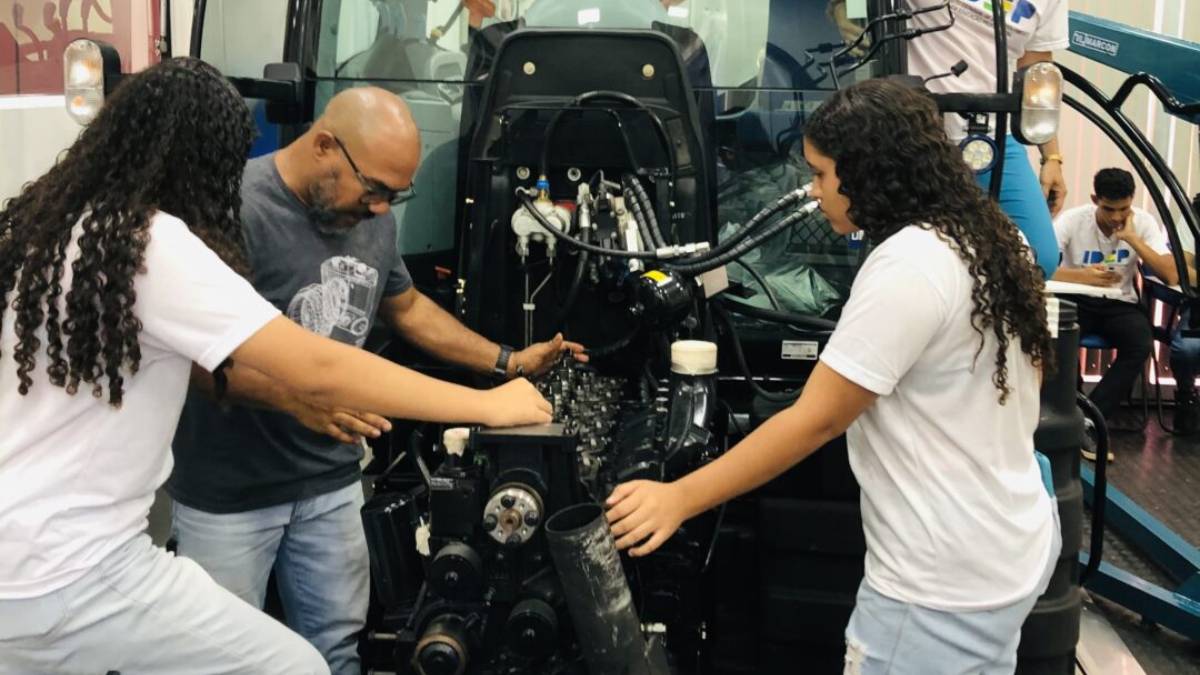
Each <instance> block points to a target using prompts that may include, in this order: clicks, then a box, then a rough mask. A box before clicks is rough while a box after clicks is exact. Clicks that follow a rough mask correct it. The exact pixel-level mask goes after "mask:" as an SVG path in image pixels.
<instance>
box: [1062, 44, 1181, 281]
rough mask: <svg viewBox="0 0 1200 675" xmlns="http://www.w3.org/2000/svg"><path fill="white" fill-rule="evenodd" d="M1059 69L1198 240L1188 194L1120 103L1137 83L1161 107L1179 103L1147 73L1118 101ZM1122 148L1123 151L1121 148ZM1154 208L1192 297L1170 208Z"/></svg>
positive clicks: (1133, 79) (1129, 84) (1126, 85)
mask: <svg viewBox="0 0 1200 675" xmlns="http://www.w3.org/2000/svg"><path fill="white" fill-rule="evenodd" d="M1059 69H1060V70H1061V71H1062V74H1063V79H1064V81H1066V82H1067V83H1069V84H1071V85H1073V86H1074V87H1075V88H1076V89H1078V90H1079V91H1080V92H1082V93H1083V94H1084V95H1085V96H1087V97H1088V98H1090V99H1091V100H1092V101H1094V102H1095V103H1096V104H1097V105H1099V106H1100V107H1101V108H1102V109H1103V110H1104V112H1106V113H1108V116H1109V117H1111V118H1112V120H1113V121H1114V122H1116V123H1117V126H1118V127H1119V128H1120V130H1121V131H1122V132H1124V134H1125V135H1126V136H1127V137H1128V138H1129V139H1130V140H1131V141H1133V145H1134V147H1136V148H1137V150H1138V151H1139V152H1140V153H1141V154H1142V156H1143V157H1144V158H1145V159H1146V161H1148V162H1149V164H1150V166H1151V168H1153V169H1154V172H1155V173H1156V174H1158V177H1159V178H1160V179H1162V182H1163V183H1165V184H1166V186H1167V190H1168V191H1169V192H1170V193H1171V197H1172V198H1173V199H1174V201H1175V204H1176V205H1177V206H1178V207H1179V209H1180V215H1181V216H1183V220H1184V222H1185V223H1186V224H1187V226H1188V229H1190V230H1191V233H1192V236H1193V237H1197V238H1198V239H1200V237H1198V235H1200V224H1198V222H1197V221H1198V220H1200V217H1198V216H1197V214H1196V213H1194V212H1193V211H1192V209H1191V202H1190V201H1189V199H1188V196H1187V194H1186V193H1185V192H1184V190H1183V186H1182V185H1180V184H1179V179H1178V178H1177V177H1176V176H1175V174H1174V173H1172V172H1171V170H1170V168H1169V167H1168V166H1167V163H1166V161H1165V160H1164V159H1163V157H1162V155H1161V154H1159V152H1158V150H1157V149H1155V147H1154V145H1153V144H1151V143H1150V141H1148V140H1146V137H1145V136H1144V135H1143V134H1142V132H1141V130H1140V129H1138V128H1137V126H1136V125H1134V124H1133V122H1131V121H1130V120H1129V118H1128V117H1126V116H1125V114H1124V113H1123V112H1121V109H1120V104H1121V103H1122V102H1123V101H1124V97H1125V96H1128V95H1129V91H1130V90H1132V88H1133V87H1134V86H1135V85H1137V84H1139V83H1142V84H1146V85H1147V86H1148V87H1149V88H1150V91H1151V92H1152V93H1153V94H1154V95H1155V96H1157V97H1158V98H1159V100H1160V101H1162V103H1163V104H1164V105H1167V104H1168V102H1170V104H1172V105H1178V101H1176V100H1175V99H1174V98H1173V97H1171V95H1170V94H1169V93H1168V92H1167V91H1166V89H1165V88H1164V87H1163V85H1162V83H1161V82H1160V81H1159V80H1158V79H1157V78H1155V77H1154V76H1153V75H1147V74H1146V73H1139V74H1138V75H1135V76H1132V77H1130V78H1129V79H1127V80H1126V81H1125V83H1124V84H1122V85H1121V87H1120V89H1119V91H1118V94H1121V95H1122V98H1121V99H1120V100H1117V99H1109V98H1108V97H1106V96H1105V95H1104V94H1103V93H1102V92H1101V91H1100V90H1099V89H1097V88H1096V87H1095V86H1094V85H1093V84H1092V83H1091V82H1088V81H1087V80H1086V79H1084V77H1083V76H1082V75H1080V74H1079V73H1076V72H1075V71H1073V70H1071V69H1070V68H1067V67H1066V66H1063V65H1061V64H1060V65H1059ZM1064 100H1065V101H1066V103H1067V104H1068V105H1071V106H1072V107H1073V108H1075V109H1076V110H1079V111H1080V112H1084V110H1083V109H1082V106H1080V105H1078V103H1077V102H1075V101H1073V99H1070V98H1069V97H1064ZM1188 107H1191V106H1188ZM1084 115H1085V116H1086V117H1088V119H1089V120H1090V121H1091V122H1092V123H1094V124H1096V125H1097V126H1099V127H1100V128H1101V130H1104V131H1105V133H1108V130H1107V128H1106V127H1105V126H1102V125H1100V124H1099V121H1098V119H1097V117H1093V116H1092V115H1088V114H1087V113H1086V112H1084ZM1111 137H1112V136H1111V135H1110V138H1111ZM1122 149H1123V150H1124V148H1122ZM1130 160H1131V161H1132V160H1133V158H1132V157H1130ZM1135 165H1136V162H1135ZM1140 173H1141V172H1140V171H1139V174H1140ZM1146 185H1147V189H1151V183H1150V182H1147V183H1146ZM1155 190H1156V187H1155V188H1154V189H1151V195H1152V196H1156V195H1155ZM1155 206H1157V207H1158V209H1159V215H1160V216H1161V217H1162V218H1163V222H1164V224H1166V225H1167V236H1168V238H1169V239H1170V240H1171V249H1172V251H1175V252H1176V253H1175V268H1176V269H1177V270H1178V271H1179V274H1180V281H1179V283H1180V285H1181V286H1182V287H1183V292H1184V294H1185V295H1187V296H1189V297H1194V296H1195V295H1196V291H1195V289H1193V288H1192V286H1191V284H1190V283H1189V282H1188V275H1187V269H1186V266H1185V265H1184V258H1183V253H1182V251H1183V246H1182V245H1181V244H1180V241H1179V234H1178V233H1177V231H1176V228H1175V222H1174V220H1173V219H1172V218H1171V212H1170V209H1168V208H1166V204H1165V203H1159V201H1158V199H1156V200H1155Z"/></svg>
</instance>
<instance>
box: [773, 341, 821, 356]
mask: <svg viewBox="0 0 1200 675" xmlns="http://www.w3.org/2000/svg"><path fill="white" fill-rule="evenodd" d="M779 357H780V358H781V359H783V360H785V361H816V360H817V343H816V342H812V341H808V340H784V341H783V350H782V351H781V353H780V354H779Z"/></svg>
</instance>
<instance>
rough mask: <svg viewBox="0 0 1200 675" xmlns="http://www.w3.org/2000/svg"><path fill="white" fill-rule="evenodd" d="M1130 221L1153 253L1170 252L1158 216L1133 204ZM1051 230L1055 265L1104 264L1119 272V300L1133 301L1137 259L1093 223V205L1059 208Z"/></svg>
mask: <svg viewBox="0 0 1200 675" xmlns="http://www.w3.org/2000/svg"><path fill="white" fill-rule="evenodd" d="M1132 225H1133V229H1134V231H1135V232H1136V233H1137V236H1138V237H1139V238H1140V239H1141V240H1142V241H1143V242H1145V243H1146V245H1147V246H1148V247H1150V249H1151V250H1152V251H1154V252H1155V253H1164V254H1165V253H1170V252H1171V249H1170V247H1169V245H1168V240H1167V233H1166V231H1165V230H1164V229H1163V227H1162V225H1159V223H1158V220H1156V219H1155V218H1154V216H1152V215H1150V214H1149V213H1148V212H1146V211H1144V210H1142V209H1139V208H1137V207H1134V208H1133V219H1132ZM1054 234H1055V236H1056V237H1058V250H1059V252H1060V253H1062V262H1061V263H1060V265H1059V267H1060V269H1061V268H1067V269H1078V268H1082V267H1091V266H1092V265H1096V264H1102V265H1105V266H1106V267H1107V268H1108V269H1109V270H1110V271H1113V272H1117V273H1118V274H1120V275H1121V281H1120V283H1119V284H1118V287H1119V288H1120V289H1121V297H1120V298H1118V299H1119V300H1121V301H1123V302H1137V301H1138V298H1137V293H1136V291H1135V290H1134V287H1133V279H1134V275H1135V274H1136V273H1137V265H1138V263H1139V262H1140V261H1141V258H1140V257H1139V256H1138V254H1137V252H1136V251H1134V250H1133V247H1132V246H1130V245H1129V244H1127V243H1125V242H1123V241H1121V240H1119V239H1117V237H1116V235H1115V233H1114V235H1113V236H1110V237H1106V236H1104V233H1103V232H1101V231H1100V226H1099V225H1098V224H1096V205H1095V204H1084V205H1083V206H1077V207H1075V208H1073V209H1069V210H1067V211H1063V212H1062V213H1060V214H1059V216H1058V218H1056V219H1055V220H1054Z"/></svg>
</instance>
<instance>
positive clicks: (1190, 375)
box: [1171, 307, 1200, 386]
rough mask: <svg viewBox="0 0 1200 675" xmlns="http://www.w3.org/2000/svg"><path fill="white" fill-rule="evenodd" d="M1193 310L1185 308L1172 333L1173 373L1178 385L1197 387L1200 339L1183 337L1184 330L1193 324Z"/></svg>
mask: <svg viewBox="0 0 1200 675" xmlns="http://www.w3.org/2000/svg"><path fill="white" fill-rule="evenodd" d="M1191 316H1192V309H1191V308H1190V307H1184V308H1183V311H1181V312H1180V313H1179V323H1178V324H1176V325H1175V330H1174V332H1172V333H1171V372H1172V373H1174V375H1175V382H1176V384H1177V385H1179V384H1180V383H1184V384H1183V386H1187V385H1189V384H1190V385H1192V386H1195V382H1196V364H1197V363H1200V337H1183V329H1184V328H1187V327H1188V324H1189V323H1191Z"/></svg>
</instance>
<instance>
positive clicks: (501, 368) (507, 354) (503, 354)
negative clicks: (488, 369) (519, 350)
mask: <svg viewBox="0 0 1200 675" xmlns="http://www.w3.org/2000/svg"><path fill="white" fill-rule="evenodd" d="M512 354H513V348H512V347H509V346H508V345H505V344H502V345H500V355H499V356H497V357H496V365H495V366H493V367H492V374H493V375H495V376H496V377H499V378H502V379H505V378H507V377H508V361H509V359H511V358H512Z"/></svg>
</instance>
